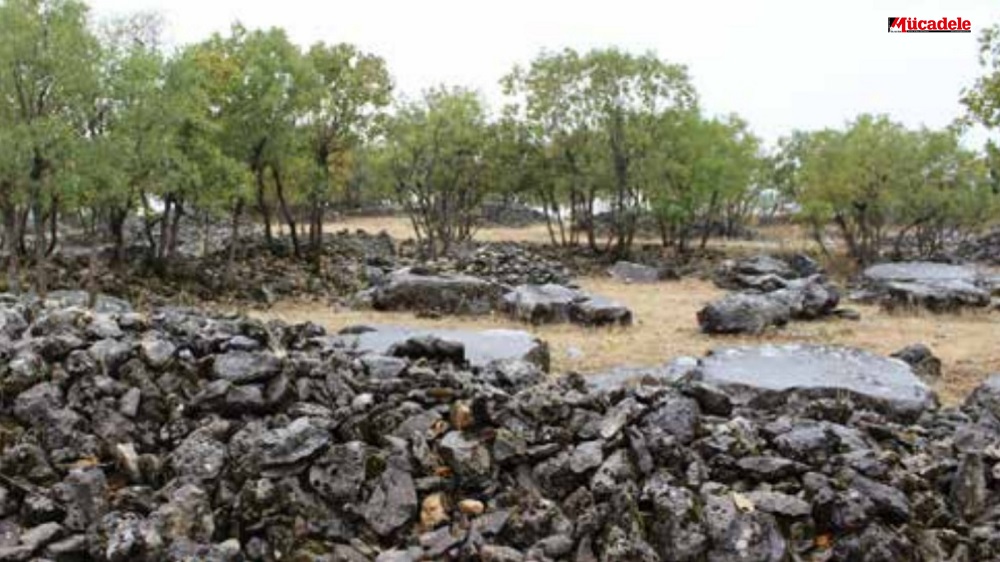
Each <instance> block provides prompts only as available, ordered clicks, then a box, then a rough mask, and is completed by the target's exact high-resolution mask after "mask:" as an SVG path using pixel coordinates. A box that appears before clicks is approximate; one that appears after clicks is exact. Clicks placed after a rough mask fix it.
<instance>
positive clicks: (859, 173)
mask: <svg viewBox="0 0 1000 562" xmlns="http://www.w3.org/2000/svg"><path fill="white" fill-rule="evenodd" d="M785 146H786V148H787V149H788V150H794V151H795V156H794V159H795V160H796V161H798V162H799V168H798V169H797V170H796V171H795V175H796V178H797V179H796V184H797V185H796V193H797V195H798V202H799V204H800V205H801V215H802V217H803V218H804V219H805V220H807V221H808V222H809V223H811V224H813V225H814V226H816V227H821V226H822V225H825V224H827V223H830V222H832V223H833V224H835V225H836V226H837V228H838V231H839V232H840V234H841V236H842V238H843V240H844V243H845V245H846V246H847V248H848V251H849V253H850V254H851V255H852V256H853V257H854V258H856V259H857V260H859V261H861V262H863V263H866V262H870V261H872V260H874V259H875V258H877V257H878V256H879V255H880V253H881V251H882V249H883V246H884V244H885V242H886V240H887V237H888V236H889V235H890V234H892V233H893V232H895V234H896V238H897V244H896V249H897V250H899V249H900V245H901V244H902V242H903V241H904V237H905V236H906V235H908V234H915V235H916V241H917V245H918V248H919V250H920V251H921V252H922V253H931V252H934V251H937V250H940V249H941V248H942V246H943V244H944V242H945V241H946V239H947V237H948V236H949V235H952V234H955V233H957V232H959V231H969V230H973V229H975V228H977V227H979V226H982V225H983V224H985V223H986V222H987V221H988V220H989V218H990V217H992V216H994V214H995V210H996V201H995V196H994V194H993V190H992V188H991V185H990V182H989V179H988V176H987V167H986V165H985V162H984V161H983V160H982V159H981V158H980V157H979V155H977V154H976V153H974V152H972V151H969V150H967V149H964V148H962V146H961V144H960V139H959V136H958V133H957V131H956V130H953V129H947V130H944V131H930V130H927V129H920V130H908V129H906V128H905V127H903V126H902V125H901V124H899V123H895V122H893V121H891V120H889V118H888V117H885V116H878V117H875V116H870V115H862V116H861V117H859V118H858V119H857V120H855V121H854V122H853V123H850V124H849V125H848V127H847V128H846V129H845V130H843V131H839V130H824V131H817V132H815V133H811V134H808V135H802V134H800V135H799V137H798V140H797V141H796V142H794V143H786V145H785ZM791 159H792V157H791V156H789V157H788V160H791Z"/></svg>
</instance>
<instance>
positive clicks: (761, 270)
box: [698, 255, 842, 334]
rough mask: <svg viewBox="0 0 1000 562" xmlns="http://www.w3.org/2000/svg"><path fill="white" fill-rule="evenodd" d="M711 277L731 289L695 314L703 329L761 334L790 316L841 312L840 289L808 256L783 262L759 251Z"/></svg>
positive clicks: (802, 317) (798, 317) (801, 317)
mask: <svg viewBox="0 0 1000 562" xmlns="http://www.w3.org/2000/svg"><path fill="white" fill-rule="evenodd" d="M714 279H715V282H716V284H717V285H718V286H720V287H722V288H725V289H731V290H732V292H730V293H729V294H728V295H726V296H725V297H723V298H722V299H720V300H718V301H716V302H714V303H711V304H709V305H707V306H706V307H705V308H703V309H702V310H700V311H699V312H698V323H699V325H700V326H701V329H702V330H703V331H704V332H706V333H711V334H741V333H749V334H759V333H761V332H763V331H765V330H766V329H768V328H770V327H773V326H778V327H780V326H784V325H786V324H788V322H789V321H791V320H815V319H818V318H824V317H827V316H831V315H833V314H837V313H842V312H840V311H838V309H837V306H838V304H839V303H840V291H839V290H838V289H837V288H836V287H835V286H834V285H833V284H831V283H830V282H829V281H828V280H827V279H826V277H825V276H824V275H823V274H822V273H821V272H820V268H819V266H818V265H817V264H816V262H814V261H813V260H812V259H810V258H808V257H806V256H801V255H800V256H794V257H793V258H791V259H790V260H788V261H785V260H782V259H779V258H775V257H771V256H764V255H761V256H754V257H750V258H746V259H742V260H738V261H729V262H727V263H725V264H723V266H722V267H721V268H720V269H719V270H718V271H717V272H716V275H715V277H714Z"/></svg>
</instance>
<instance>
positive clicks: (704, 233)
mask: <svg viewBox="0 0 1000 562" xmlns="http://www.w3.org/2000/svg"><path fill="white" fill-rule="evenodd" d="M718 200H719V192H718V191H715V190H713V191H712V198H711V200H710V201H709V203H708V212H707V213H706V214H705V218H704V220H703V221H702V225H701V249H702V250H704V249H705V247H706V246H708V238H709V236H711V234H712V222H713V219H712V217H714V216H715V206H716V205H717V204H718Z"/></svg>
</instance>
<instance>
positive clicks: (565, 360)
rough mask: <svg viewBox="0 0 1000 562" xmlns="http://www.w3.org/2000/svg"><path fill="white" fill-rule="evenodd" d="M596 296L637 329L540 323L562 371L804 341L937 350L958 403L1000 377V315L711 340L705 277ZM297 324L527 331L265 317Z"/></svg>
mask: <svg viewBox="0 0 1000 562" xmlns="http://www.w3.org/2000/svg"><path fill="white" fill-rule="evenodd" d="M581 285H582V286H583V287H584V288H585V289H586V290H588V291H590V292H593V293H596V294H600V295H604V296H607V297H610V298H613V299H616V300H618V301H620V302H622V303H624V304H626V305H628V306H629V307H630V308H632V310H633V311H634V312H635V315H636V324H635V325H634V326H633V327H631V328H611V329H583V328H580V327H578V326H572V325H556V326H539V327H537V328H535V329H533V330H532V331H533V332H534V333H536V334H537V335H538V336H539V337H541V338H543V339H545V340H546V341H548V342H549V345H550V346H551V350H552V358H553V371H554V372H556V373H561V372H566V371H570V370H575V371H579V372H582V373H594V372H600V371H602V370H606V369H609V368H612V367H616V366H623V365H627V366H652V365H660V364H663V363H665V362H667V361H669V360H670V359H672V358H674V357H677V356H680V355H693V356H700V355H703V354H704V353H705V352H707V351H708V350H710V349H712V348H713V347H718V346H724V345H739V344H753V343H761V342H787V341H803V342H813V343H825V344H841V345H851V346H856V347H861V348H865V349H869V350H871V351H874V352H877V353H880V354H888V353H891V352H893V351H896V350H898V349H900V348H902V347H904V346H906V345H908V344H911V343H915V342H923V343H926V344H927V345H929V346H930V347H931V348H932V349H933V350H934V352H935V354H937V355H938V356H939V357H940V358H941V359H942V361H943V363H944V376H943V378H942V381H941V384H940V385H939V388H938V390H939V392H940V393H941V395H942V397H943V398H944V399H945V401H946V402H949V403H953V402H956V401H958V400H960V399H961V398H962V397H964V396H965V395H966V394H967V393H968V392H969V391H970V390H971V389H972V388H974V387H975V385H976V384H978V383H979V382H980V381H982V380H983V379H984V378H985V377H986V376H987V375H989V374H990V373H992V372H1000V347H998V346H997V345H996V342H997V341H1000V319H998V317H997V316H996V315H990V314H985V313H968V314H962V315H932V314H924V313H909V314H906V315H896V314H893V315H890V314H887V313H885V312H883V311H881V310H879V309H878V308H875V307H864V306H862V307H858V308H859V310H860V311H861V313H862V320H861V321H859V322H852V321H847V320H839V319H830V320H824V321H820V322H809V323H805V322H797V323H793V324H791V325H790V326H789V327H788V328H786V329H783V330H776V331H773V332H770V333H768V334H765V335H762V336H758V337H711V336H707V335H705V334H702V333H700V332H699V331H698V327H697V322H696V321H695V313H696V312H697V311H698V310H699V309H700V308H701V307H702V306H704V304H705V303H707V302H709V301H711V300H713V299H716V298H718V297H720V296H722V295H723V291H721V290H720V289H718V288H716V287H715V286H713V285H712V284H711V283H709V282H706V281H699V280H693V279H686V280H683V281H679V282H672V283H660V284H656V285H627V284H623V283H619V282H616V281H613V280H610V279H595V278H590V279H584V280H582V281H581ZM258 314H259V315H261V316H264V317H267V318H279V319H282V320H285V321H289V322H300V321H305V320H311V321H313V322H317V323H319V324H322V325H324V326H326V327H327V328H328V329H331V330H337V329H340V328H343V327H345V326H349V325H352V324H363V323H381V324H404V325H411V326H422V327H447V328H470V329H477V328H478V329H482V328H495V327H512V328H522V329H523V328H524V326H523V325H521V324H518V323H516V322H512V321H510V320H508V319H506V318H502V317H480V318H445V319H442V320H429V319H423V318H417V317H415V316H414V315H412V314H408V313H376V312H370V311H353V310H333V309H323V308H320V307H318V306H317V305H316V304H315V303H293V302H286V303H280V304H279V305H277V306H276V307H275V308H273V309H272V310H270V311H267V312H262V313H258Z"/></svg>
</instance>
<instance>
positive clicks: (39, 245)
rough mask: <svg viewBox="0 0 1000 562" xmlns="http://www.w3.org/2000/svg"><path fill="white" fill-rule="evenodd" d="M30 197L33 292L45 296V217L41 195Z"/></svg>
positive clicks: (46, 288)
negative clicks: (32, 229)
mask: <svg viewBox="0 0 1000 562" xmlns="http://www.w3.org/2000/svg"><path fill="white" fill-rule="evenodd" d="M36 181H37V180H36ZM32 199H33V201H32V223H33V224H34V225H35V292H37V293H38V296H40V297H42V298H45V295H46V294H48V276H47V275H46V271H45V261H46V260H45V256H46V247H45V217H43V216H42V202H41V197H39V196H38V195H37V194H36V195H35V197H32Z"/></svg>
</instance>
